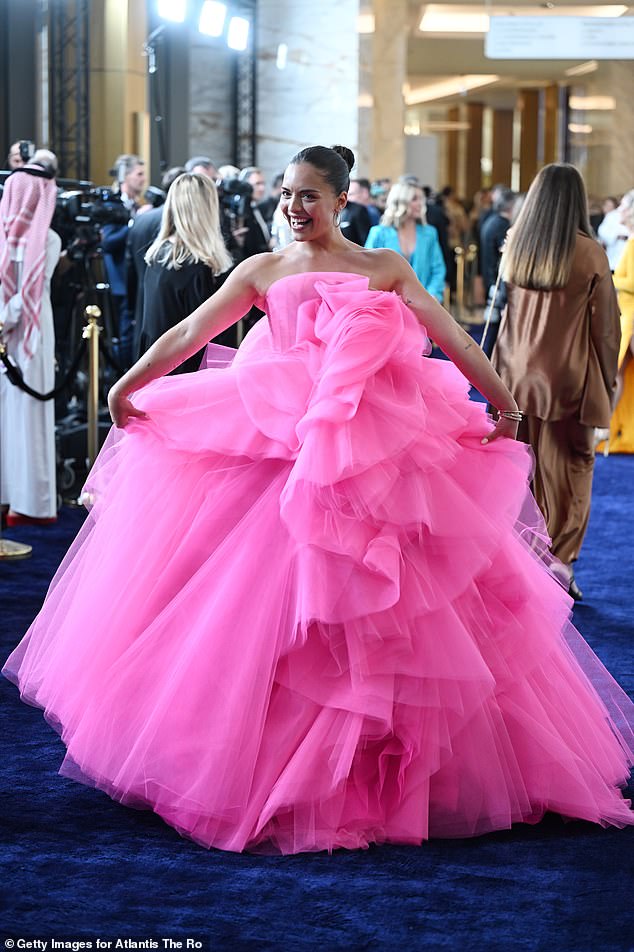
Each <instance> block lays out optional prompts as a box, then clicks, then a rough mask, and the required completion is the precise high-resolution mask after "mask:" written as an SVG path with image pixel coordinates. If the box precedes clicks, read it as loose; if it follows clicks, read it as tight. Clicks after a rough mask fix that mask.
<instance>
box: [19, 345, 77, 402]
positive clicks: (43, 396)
mask: <svg viewBox="0 0 634 952" xmlns="http://www.w3.org/2000/svg"><path fill="white" fill-rule="evenodd" d="M86 344H87V341H86V340H83V339H82V341H81V342H80V344H79V347H78V348H77V352H76V354H75V356H74V358H73V362H72V364H71V365H70V367H69V368H68V371H67V372H66V374H65V376H64V379H63V380H62V382H61V383H59V384H58V385H57V387H55V389H54V390H49V392H48V393H38V392H37V390H33V388H32V387H29V385H28V383H26V382H25V380H24V377H23V375H22V371H21V370H20V368H19V367H18V365H17V364H14V363H13V361H12V360H11V359H10V357H9V355H8V354H7V352H6V351H5V350H4V348H3V349H2V350H0V360H1V361H2V363H3V364H4V366H5V368H6V371H7V377H8V379H9V381H10V382H11V383H12V384H13V385H14V386H15V387H19V388H20V390H23V391H24V392H25V393H28V395H29V396H30V397H33V398H34V399H35V400H41V401H42V402H44V401H46V400H52V399H54V398H55V397H57V396H58V395H59V394H60V393H62V392H63V391H64V390H65V389H66V387H67V386H68V384H69V383H70V381H71V379H72V378H73V377H74V376H75V374H76V372H77V369H78V367H79V364H80V362H81V359H82V357H83V356H84V353H85V351H86Z"/></svg>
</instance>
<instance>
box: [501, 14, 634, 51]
mask: <svg viewBox="0 0 634 952" xmlns="http://www.w3.org/2000/svg"><path fill="white" fill-rule="evenodd" d="M484 55H485V56H486V57H488V58H489V59H523V60H531V59H536V60H546V59H557V60H585V59H615V60H623V59H634V17H556V16H553V17H551V16H548V17H503V16H492V17H490V18H489V32H488V33H487V34H486V36H485V41H484Z"/></svg>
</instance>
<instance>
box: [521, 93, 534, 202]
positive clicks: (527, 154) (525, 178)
mask: <svg viewBox="0 0 634 952" xmlns="http://www.w3.org/2000/svg"><path fill="white" fill-rule="evenodd" d="M518 107H519V111H520V116H521V133H520V191H522V192H525V191H526V190H527V189H528V187H529V185H530V184H531V182H532V181H533V179H534V178H535V175H536V174H537V149H538V141H539V91H538V90H537V89H521V90H520V93H519V96H518Z"/></svg>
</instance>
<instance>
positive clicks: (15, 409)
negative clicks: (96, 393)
mask: <svg viewBox="0 0 634 952" xmlns="http://www.w3.org/2000/svg"><path fill="white" fill-rule="evenodd" d="M60 251H61V241H60V238H59V235H57V234H56V233H55V232H54V231H51V230H50V229H49V231H48V235H47V239H46V260H45V264H44V287H43V290H42V304H41V307H40V330H39V333H37V334H33V335H32V336H31V339H30V342H29V343H30V348H31V350H32V351H33V356H32V357H27V355H26V354H25V353H24V346H23V336H22V334H21V331H20V324H18V326H17V328H16V329H15V330H13V331H12V332H11V333H9V334H8V335H7V336H6V338H5V341H6V344H7V349H8V352H9V354H10V356H11V357H12V358H13V360H14V361H15V363H17V364H18V366H19V367H20V369H21V371H22V374H23V376H24V380H25V382H26V383H27V384H28V385H29V386H30V387H32V388H33V390H36V391H37V392H38V393H47V392H48V391H49V390H52V389H53V387H54V386H55V329H54V325H53V310H52V307H51V295H50V290H51V277H52V275H53V271H54V270H55V266H56V265H57V262H58V260H59V256H60ZM1 293H2V292H1V289H0V294H1ZM0 502H1V503H2V504H3V505H8V506H9V507H10V509H12V510H13V511H14V512H19V513H21V514H22V515H25V516H33V517H36V518H40V519H41V518H50V517H51V516H55V515H56V514H57V487H56V479H55V401H54V400H47V401H46V402H42V401H40V400H36V399H35V398H34V397H31V396H29V395H28V394H26V393H24V391H23V390H20V388H19V387H17V386H15V385H14V384H12V383H10V382H9V380H8V378H7V375H6V373H5V372H4V365H2V364H0Z"/></svg>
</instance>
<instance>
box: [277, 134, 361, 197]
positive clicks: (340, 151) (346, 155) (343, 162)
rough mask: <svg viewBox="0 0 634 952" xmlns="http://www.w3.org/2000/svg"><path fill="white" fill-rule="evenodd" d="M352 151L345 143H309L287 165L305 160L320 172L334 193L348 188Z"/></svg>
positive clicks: (339, 192) (352, 160)
mask: <svg viewBox="0 0 634 952" xmlns="http://www.w3.org/2000/svg"><path fill="white" fill-rule="evenodd" d="M354 161H355V160H354V152H352V151H351V150H350V149H348V148H346V146H345V145H333V147H332V149H327V148H326V146H325V145H311V146H308V148H307V149H302V150H301V152H298V153H297V155H294V156H293V158H292V159H291V161H290V162H289V165H299V164H300V163H302V162H306V163H307V164H308V165H312V166H313V168H315V169H317V171H318V172H320V173H321V174H322V175H323V177H324V178H325V180H326V181H327V182H328V184H329V185H330V187H331V188H332V190H333V192H334V193H335V195H340V194H341V192H347V191H348V189H349V188H350V172H351V170H352V167H353V165H354Z"/></svg>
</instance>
